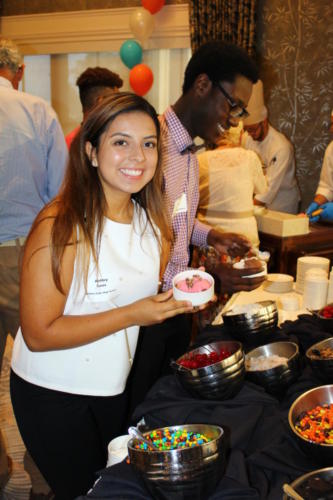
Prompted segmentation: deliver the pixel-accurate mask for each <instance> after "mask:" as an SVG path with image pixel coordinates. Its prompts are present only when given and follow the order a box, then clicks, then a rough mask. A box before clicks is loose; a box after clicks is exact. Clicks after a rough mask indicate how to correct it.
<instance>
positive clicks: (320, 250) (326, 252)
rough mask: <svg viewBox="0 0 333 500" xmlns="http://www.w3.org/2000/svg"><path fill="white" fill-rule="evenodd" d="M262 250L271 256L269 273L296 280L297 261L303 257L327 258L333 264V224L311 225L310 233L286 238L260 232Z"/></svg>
mask: <svg viewBox="0 0 333 500" xmlns="http://www.w3.org/2000/svg"><path fill="white" fill-rule="evenodd" d="M259 238H260V250H268V251H269V252H270V254H271V258H270V261H269V263H268V272H271V273H286V274H291V275H292V276H294V277H295V278H296V267H297V259H298V257H301V256H303V255H317V256H319V257H327V258H328V259H330V260H331V265H332V264H333V224H322V223H321V224H319V223H317V224H313V225H311V224H310V232H309V233H308V234H303V235H300V236H287V237H285V238H282V237H279V236H273V235H271V234H267V233H262V232H259Z"/></svg>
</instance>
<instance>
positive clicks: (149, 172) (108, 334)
mask: <svg viewBox="0 0 333 500" xmlns="http://www.w3.org/2000/svg"><path fill="white" fill-rule="evenodd" d="M159 135H160V132H159V122H158V119H157V115H156V112H155V110H154V108H153V107H152V106H151V105H150V104H149V103H148V102H147V101H146V100H145V99H143V98H142V97H139V96H136V95H134V94H130V93H118V94H112V95H110V96H108V97H105V98H104V99H103V101H102V102H100V104H99V105H97V106H96V107H95V108H94V109H93V110H92V111H91V112H90V114H89V115H88V117H87V119H86V120H85V121H84V123H83V124H82V127H81V130H80V133H79V135H78V136H77V137H76V138H75V140H74V142H73V144H72V146H71V149H70V158H69V164H68V167H67V174H66V178H65V182H64V185H63V189H62V192H61V193H60V195H59V197H58V198H56V199H55V200H54V201H53V202H51V203H50V204H49V205H48V206H47V207H46V208H45V209H44V210H43V211H42V212H41V213H40V214H39V216H38V217H37V219H36V221H35V223H34V225H33V227H32V229H31V232H30V235H29V237H28V240H27V243H26V248H25V253H24V258H23V270H22V278H21V303H20V309H21V322H22V323H21V328H20V329H19V331H18V334H17V336H16V340H15V344H14V349H13V359H12V374H11V396H12V403H13V408H14V412H15V416H16V419H17V422H18V427H19V429H20V432H21V434H22V437H23V440H24V442H25V444H26V446H27V448H28V450H29V451H30V453H31V455H32V457H33V458H34V460H35V462H36V463H37V464H38V466H39V468H40V470H41V472H42V473H43V475H44V477H45V478H46V479H47V481H48V483H49V484H50V486H51V488H52V490H53V491H54V493H55V495H56V497H57V498H61V499H62V500H70V499H73V498H76V497H77V496H79V495H81V494H84V493H86V491H87V490H88V489H89V488H90V487H91V486H92V484H93V482H94V473H95V472H96V471H97V470H98V469H100V468H102V467H104V466H105V464H106V453H107V445H108V443H109V442H110V441H111V440H112V439H113V438H114V437H116V436H117V435H119V434H121V433H122V430H123V429H122V425H123V423H124V421H125V420H126V416H127V394H126V391H125V385H126V380H127V377H128V375H129V372H130V370H131V365H132V361H133V357H134V354H135V350H136V344H137V338H138V332H139V325H150V324H154V323H156V322H160V321H163V320H164V319H166V318H170V317H173V316H176V315H177V314H181V313H184V312H189V311H191V310H192V305H191V303H188V302H185V301H176V300H174V299H173V297H172V290H171V291H168V292H164V293H161V294H157V290H158V282H159V279H160V273H163V270H164V268H165V264H166V261H167V259H168V250H169V246H170V243H171V236H170V230H169V227H168V224H167V222H166V220H165V218H164V215H163V214H164V210H161V206H162V201H161V200H162V198H161V196H162V193H161V186H162V182H161V170H160V165H159V161H158V144H159ZM32 398H33V399H34V404H33V405H31V399H32ZM36 429H38V432H36ZM45 442H47V443H48V446H47V450H45V447H44V443H45Z"/></svg>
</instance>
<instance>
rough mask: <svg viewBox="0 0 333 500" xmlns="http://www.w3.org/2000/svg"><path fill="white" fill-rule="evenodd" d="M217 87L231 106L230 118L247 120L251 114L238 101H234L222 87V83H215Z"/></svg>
mask: <svg viewBox="0 0 333 500" xmlns="http://www.w3.org/2000/svg"><path fill="white" fill-rule="evenodd" d="M215 85H216V87H217V88H218V89H219V90H220V91H221V92H222V94H223V95H224V97H225V98H226V100H227V101H228V104H229V106H230V116H232V117H233V118H246V117H247V116H249V114H250V113H248V111H246V109H245V108H244V107H243V106H241V105H240V104H238V103H237V102H236V101H234V100H233V98H232V97H231V96H230V95H229V94H228V92H227V91H226V90H224V88H223V87H222V85H221V84H220V82H215Z"/></svg>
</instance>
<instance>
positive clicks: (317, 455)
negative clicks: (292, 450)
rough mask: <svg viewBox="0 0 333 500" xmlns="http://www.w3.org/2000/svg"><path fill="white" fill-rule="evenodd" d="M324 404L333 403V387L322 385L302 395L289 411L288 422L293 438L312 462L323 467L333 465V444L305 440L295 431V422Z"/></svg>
mask: <svg viewBox="0 0 333 500" xmlns="http://www.w3.org/2000/svg"><path fill="white" fill-rule="evenodd" d="M324 403H327V404H331V403H333V385H322V386H320V387H315V388H314V389H310V390H309V391H307V392H305V393H304V394H301V395H300V396H299V397H298V398H297V399H296V401H294V403H293V404H292V405H291V407H290V409H289V414H288V422H289V426H290V429H291V431H292V433H293V436H294V437H295V439H296V441H297V442H298V444H299V445H300V447H301V448H302V449H303V451H304V452H305V454H306V455H307V456H308V458H309V459H310V460H311V459H313V460H315V461H316V462H317V463H320V464H322V465H332V463H333V444H321V443H314V442H313V441H309V440H308V439H305V438H304V437H303V436H301V435H300V434H299V433H298V432H297V431H296V429H295V422H296V420H297V418H298V417H299V415H300V414H301V413H302V412H304V411H308V410H311V409H312V408H315V407H316V406H317V405H322V404H324Z"/></svg>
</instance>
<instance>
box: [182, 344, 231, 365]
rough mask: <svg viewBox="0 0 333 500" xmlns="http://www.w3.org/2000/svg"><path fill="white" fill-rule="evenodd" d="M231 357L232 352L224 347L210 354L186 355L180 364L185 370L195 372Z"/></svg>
mask: <svg viewBox="0 0 333 500" xmlns="http://www.w3.org/2000/svg"><path fill="white" fill-rule="evenodd" d="M229 356H231V352H230V351H229V350H228V349H225V348H223V347H222V349H220V350H219V351H211V352H210V353H209V354H206V353H202V354H186V355H185V356H184V357H183V358H181V359H180V360H179V361H178V363H179V364H180V365H182V366H184V367H185V368H189V369H190V370H195V369H197V368H203V367H204V366H209V365H213V364H215V363H218V362H219V361H223V360H224V359H226V358H229Z"/></svg>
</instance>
